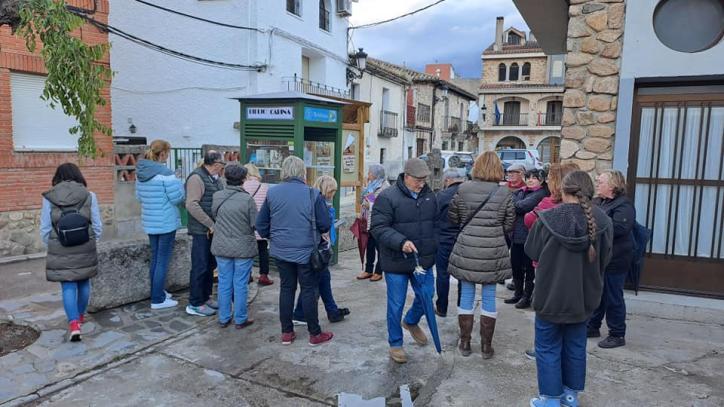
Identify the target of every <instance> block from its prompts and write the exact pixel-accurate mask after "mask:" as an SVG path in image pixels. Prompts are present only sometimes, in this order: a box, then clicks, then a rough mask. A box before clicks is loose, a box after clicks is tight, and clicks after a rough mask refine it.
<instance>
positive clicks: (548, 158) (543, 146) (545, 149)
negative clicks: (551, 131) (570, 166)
mask: <svg viewBox="0 0 724 407" xmlns="http://www.w3.org/2000/svg"><path fill="white" fill-rule="evenodd" d="M560 149H561V139H560V137H547V138H545V139H543V141H541V142H540V144H538V153H540V159H541V161H542V162H544V163H557V162H560V154H559V153H560Z"/></svg>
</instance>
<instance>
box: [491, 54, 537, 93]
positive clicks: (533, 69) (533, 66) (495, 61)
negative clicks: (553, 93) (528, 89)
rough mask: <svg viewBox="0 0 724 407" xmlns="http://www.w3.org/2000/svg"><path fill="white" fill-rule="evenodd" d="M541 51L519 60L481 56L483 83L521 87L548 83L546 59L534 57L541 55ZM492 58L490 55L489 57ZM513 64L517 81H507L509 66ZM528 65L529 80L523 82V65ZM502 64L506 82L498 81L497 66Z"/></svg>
mask: <svg viewBox="0 0 724 407" xmlns="http://www.w3.org/2000/svg"><path fill="white" fill-rule="evenodd" d="M542 53H543V51H541V50H537V51H535V53H532V55H531V56H530V57H521V58H500V59H499V58H490V56H486V55H483V59H484V63H483V83H486V84H493V83H520V84H521V85H530V84H545V83H548V57H546V56H534V55H536V54H541V55H542ZM491 56H492V55H491ZM495 56H497V55H495ZM513 62H515V63H517V64H518V80H517V81H512V82H510V81H507V78H508V76H509V74H510V65H511V64H513ZM526 62H529V63H530V80H527V81H524V80H523V64H524V63H526ZM501 63H503V64H505V68H506V74H505V78H506V82H500V81H498V66H499V65H500V64H501Z"/></svg>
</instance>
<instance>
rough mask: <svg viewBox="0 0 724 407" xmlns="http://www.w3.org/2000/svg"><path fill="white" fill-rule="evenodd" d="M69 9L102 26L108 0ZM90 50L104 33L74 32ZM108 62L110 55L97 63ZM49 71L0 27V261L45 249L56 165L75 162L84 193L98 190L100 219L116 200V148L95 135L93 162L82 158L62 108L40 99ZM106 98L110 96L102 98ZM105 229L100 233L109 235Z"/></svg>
mask: <svg viewBox="0 0 724 407" xmlns="http://www.w3.org/2000/svg"><path fill="white" fill-rule="evenodd" d="M67 3H68V4H69V5H71V6H74V7H78V8H83V9H87V10H88V12H89V13H91V12H93V14H92V17H93V18H94V19H96V20H98V21H101V22H107V21H108V20H107V19H108V1H106V0H100V1H96V2H95V3H96V6H97V7H96V8H95V10H93V3H94V2H92V1H83V0H69V1H67ZM79 36H80V38H81V39H82V40H83V41H84V42H86V43H89V44H99V43H107V42H108V36H107V34H105V33H103V32H100V31H98V30H97V29H96V28H94V27H92V26H90V25H88V24H86V25H84V26H83V29H82V30H80V32H79ZM99 62H100V63H102V64H106V65H107V64H108V63H109V61H108V57H107V56H106V58H104V59H103V60H102V61H99ZM46 76H47V71H46V69H45V65H44V62H43V59H42V57H41V56H40V55H39V54H38V53H30V52H29V51H28V50H27V49H26V46H25V41H24V40H23V39H21V38H20V37H18V36H16V35H14V34H13V33H12V32H11V29H10V27H8V26H2V27H0V257H7V256H16V255H22V254H28V253H35V252H40V251H43V250H44V246H43V245H42V243H41V241H40V237H39V235H38V225H39V221H40V219H39V218H40V206H41V202H42V198H41V193H42V192H44V191H46V190H48V189H49V188H50V186H51V179H52V177H53V174H54V172H55V169H56V167H57V166H58V165H60V164H63V163H65V162H74V163H77V164H79V165H80V166H81V170H82V172H83V175H84V177H85V178H86V180H87V181H88V188H89V189H90V190H91V191H93V192H95V193H96V195H97V197H98V200H99V203H100V205H101V208H102V212H103V218H104V221H107V222H108V221H109V219H111V218H112V212H113V199H114V190H113V185H114V182H113V180H114V165H113V152H112V150H113V147H112V141H111V138H110V137H106V136H103V135H100V134H97V135H96V136H95V141H96V144H97V146H98V149H99V151H100V154H99V155H98V157H97V158H96V159H93V160H92V159H84V160H79V159H78V156H77V154H76V151H77V143H78V136H76V135H71V134H70V133H69V132H68V129H69V128H70V127H71V126H74V125H75V120H74V119H72V118H70V117H68V116H66V115H65V114H64V113H63V111H62V110H61V109H60V107H56V109H52V108H51V107H50V106H49V105H48V103H47V102H45V101H43V100H41V99H40V96H41V94H42V92H43V88H44V86H45V77H46ZM103 96H104V97H105V98H106V100H108V99H109V93H108V91H107V90H106V91H105V92H103ZM108 102H109V103H107V104H106V105H105V106H99V107H98V108H97V111H96V117H97V119H98V120H99V121H100V122H101V123H103V124H104V125H106V126H109V127H110V126H111V103H110V100H108ZM111 226H112V225H110V224H107V225H106V228H105V229H106V230H105V231H104V234H108V235H111V234H112V233H113V231H112V227H111Z"/></svg>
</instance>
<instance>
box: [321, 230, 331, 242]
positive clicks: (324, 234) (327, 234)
mask: <svg viewBox="0 0 724 407" xmlns="http://www.w3.org/2000/svg"><path fill="white" fill-rule="evenodd" d="M322 239H324V241H325V242H329V232H327V233H322Z"/></svg>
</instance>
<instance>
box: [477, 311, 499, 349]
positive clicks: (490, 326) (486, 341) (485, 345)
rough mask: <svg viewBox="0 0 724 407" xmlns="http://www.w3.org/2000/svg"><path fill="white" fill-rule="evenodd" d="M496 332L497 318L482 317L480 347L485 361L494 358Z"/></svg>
mask: <svg viewBox="0 0 724 407" xmlns="http://www.w3.org/2000/svg"><path fill="white" fill-rule="evenodd" d="M494 332H495V318H491V317H486V316H485V315H481V316H480V346H481V350H482V352H483V359H490V358H492V357H493V353H494V352H495V351H494V350H493V333H494Z"/></svg>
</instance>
